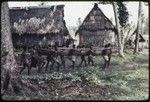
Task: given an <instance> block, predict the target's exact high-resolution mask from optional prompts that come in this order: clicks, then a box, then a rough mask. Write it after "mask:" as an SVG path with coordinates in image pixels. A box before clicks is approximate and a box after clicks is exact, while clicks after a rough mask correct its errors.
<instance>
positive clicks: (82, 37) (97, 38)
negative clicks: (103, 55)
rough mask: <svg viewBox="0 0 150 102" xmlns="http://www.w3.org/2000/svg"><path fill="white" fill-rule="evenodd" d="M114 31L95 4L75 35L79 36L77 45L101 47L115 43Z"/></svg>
mask: <svg viewBox="0 0 150 102" xmlns="http://www.w3.org/2000/svg"><path fill="white" fill-rule="evenodd" d="M115 31H116V30H115V27H114V25H113V24H112V22H111V21H110V20H109V19H108V18H107V17H106V16H105V15H104V13H103V12H102V11H101V9H100V8H99V7H98V4H96V3H95V5H94V7H93V8H92V10H91V11H90V12H89V14H88V15H87V16H86V18H85V19H84V21H83V23H82V24H81V26H80V27H79V29H78V30H77V32H76V34H75V35H79V45H83V44H84V45H88V44H92V45H93V46H96V47H102V46H104V45H105V44H107V43H112V44H113V43H115Z"/></svg>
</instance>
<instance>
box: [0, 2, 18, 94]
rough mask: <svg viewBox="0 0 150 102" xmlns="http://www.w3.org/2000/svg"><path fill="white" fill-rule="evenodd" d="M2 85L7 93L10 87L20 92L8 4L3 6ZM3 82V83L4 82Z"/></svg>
mask: <svg viewBox="0 0 150 102" xmlns="http://www.w3.org/2000/svg"><path fill="white" fill-rule="evenodd" d="M1 27H2V29H1V37H2V38H1V51H2V52H1V55H2V58H1V78H2V80H1V84H3V85H2V89H3V90H4V91H6V90H7V89H8V88H9V86H11V88H10V89H12V90H13V91H14V92H16V93H17V92H19V90H18V89H19V87H18V85H17V84H18V81H19V73H18V71H19V70H18V67H17V63H16V60H15V56H14V50H13V44H12V37H11V32H10V21H9V8H8V3H7V2H3V3H2V5H1ZM2 81H3V82H2Z"/></svg>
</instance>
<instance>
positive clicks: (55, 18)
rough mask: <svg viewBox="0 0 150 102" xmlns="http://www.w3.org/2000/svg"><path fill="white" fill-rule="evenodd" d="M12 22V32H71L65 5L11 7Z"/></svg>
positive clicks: (66, 33)
mask: <svg viewBox="0 0 150 102" xmlns="http://www.w3.org/2000/svg"><path fill="white" fill-rule="evenodd" d="M10 24H11V31H12V33H17V34H56V33H59V34H63V35H68V34H69V32H68V30H67V27H66V24H65V20H64V5H57V6H48V7H36V6H35V7H23V8H20V7H13V8H10Z"/></svg>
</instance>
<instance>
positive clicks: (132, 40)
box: [126, 29, 148, 49]
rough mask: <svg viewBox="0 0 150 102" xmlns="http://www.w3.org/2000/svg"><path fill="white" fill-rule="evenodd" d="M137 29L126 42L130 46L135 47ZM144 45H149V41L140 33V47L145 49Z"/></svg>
mask: <svg viewBox="0 0 150 102" xmlns="http://www.w3.org/2000/svg"><path fill="white" fill-rule="evenodd" d="M136 33H137V29H136V30H135V31H134V32H133V34H132V35H131V36H130V38H129V40H128V41H127V42H126V46H128V47H129V48H134V47H135V40H136ZM144 47H146V48H147V47H148V41H147V40H146V39H145V38H144V37H143V35H141V34H139V49H143V48H144Z"/></svg>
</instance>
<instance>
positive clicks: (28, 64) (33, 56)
mask: <svg viewBox="0 0 150 102" xmlns="http://www.w3.org/2000/svg"><path fill="white" fill-rule="evenodd" d="M108 46H109V45H107V46H105V48H107V47H108ZM75 48H76V46H75V45H73V46H72V48H71V49H70V50H69V52H68V55H67V56H65V55H64V54H62V53H60V51H58V44H57V43H55V44H54V45H53V46H52V47H50V50H48V52H42V50H41V49H42V48H41V47H40V46H33V47H31V48H27V47H23V52H22V55H21V56H22V58H21V59H22V65H23V67H22V69H21V70H20V74H21V73H22V71H23V70H24V69H26V68H27V69H28V74H30V71H31V68H32V67H37V68H38V73H39V72H41V69H42V68H43V67H44V66H45V65H46V68H45V71H47V70H48V68H49V63H51V66H50V69H49V71H50V72H51V69H53V68H54V65H55V64H56V66H57V71H59V69H60V67H61V66H62V67H63V68H65V67H66V63H65V62H66V60H65V58H68V59H69V60H70V61H71V62H72V65H71V67H72V68H73V69H74V68H75V62H76V54H75V53H76V49H75ZM47 49H49V48H47ZM81 51H82V50H81ZM102 55H103V58H104V60H105V64H104V67H106V66H107V65H109V62H110V57H111V50H106V49H104V50H103V51H102ZM86 56H87V60H88V64H90V63H91V64H92V65H94V60H93V56H94V52H93V50H92V47H90V49H89V50H88V51H87V52H85V53H81V55H80V57H81V62H80V64H79V66H81V65H82V64H83V62H84V64H85V66H87V61H86ZM107 57H108V58H107Z"/></svg>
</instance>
